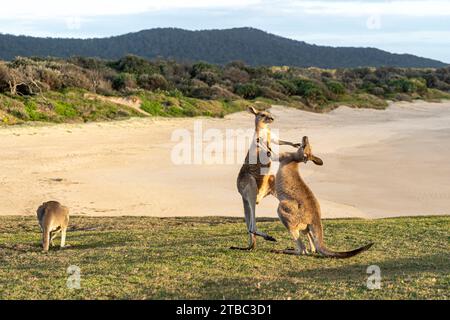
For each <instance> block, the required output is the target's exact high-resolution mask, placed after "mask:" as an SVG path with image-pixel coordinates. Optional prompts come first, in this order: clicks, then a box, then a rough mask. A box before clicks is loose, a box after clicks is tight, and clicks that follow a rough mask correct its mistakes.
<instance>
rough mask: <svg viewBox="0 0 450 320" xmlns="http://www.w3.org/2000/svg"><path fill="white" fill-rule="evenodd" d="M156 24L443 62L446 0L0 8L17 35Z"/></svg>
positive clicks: (446, 57)
mask: <svg viewBox="0 0 450 320" xmlns="http://www.w3.org/2000/svg"><path fill="white" fill-rule="evenodd" d="M158 27H176V28H183V29H188V30H203V29H226V28H233V27H254V28H258V29H261V30H264V31H267V32H270V33H273V34H277V35H280V36H284V37H287V38H291V39H296V40H302V41H306V42H308V43H312V44H318V45H329V46H357V47H376V48H380V49H383V50H387V51H390V52H395V53H411V54H415V55H419V56H423V57H428V58H433V59H438V60H441V61H444V62H446V63H450V0H425V1H417V0H366V1H357V0H335V1H331V0H317V1H312V0H309V1H303V0H270V1H269V0H187V1H186V0H184V1H183V0H147V1H144V0H127V1H123V0H76V1H74V0H73V1H61V0H39V1H36V0H21V1H20V5H17V3H15V2H13V1H7V2H4V3H2V5H1V11H0V33H8V34H16V35H19V34H20V35H31V36H43V37H76V38H92V37H107V36H113V35H120V34H124V33H129V32H135V31H139V30H144V29H151V28H158Z"/></svg>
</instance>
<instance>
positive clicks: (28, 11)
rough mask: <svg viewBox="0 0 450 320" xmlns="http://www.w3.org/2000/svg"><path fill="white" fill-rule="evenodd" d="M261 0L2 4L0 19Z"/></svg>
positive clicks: (235, 6)
mask: <svg viewBox="0 0 450 320" xmlns="http://www.w3.org/2000/svg"><path fill="white" fill-rule="evenodd" d="M260 2H261V1H259V0H214V1H209V0H190V1H184V0H164V1H158V0H157V1H154V0H153V1H151V0H150V1H149V0H129V1H123V0H109V1H106V0H97V1H95V0H77V1H74V0H72V1H57V0H41V1H34V0H22V1H21V2H20V6H18V5H17V3H14V2H11V1H9V2H5V3H2V9H1V10H0V19H8V20H12V19H67V18H68V17H72V16H76V17H95V16H111V15H132V14H139V13H147V12H157V11H162V10H174V9H195V8H199V9H200V8H208V9H209V8H211V9H218V8H228V9H242V8H245V7H247V6H254V5H257V4H259V3H260Z"/></svg>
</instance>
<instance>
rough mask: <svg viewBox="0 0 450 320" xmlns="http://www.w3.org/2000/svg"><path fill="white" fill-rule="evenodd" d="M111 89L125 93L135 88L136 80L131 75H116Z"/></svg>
mask: <svg viewBox="0 0 450 320" xmlns="http://www.w3.org/2000/svg"><path fill="white" fill-rule="evenodd" d="M112 87H113V89H114V90H117V91H126V90H130V89H134V88H136V80H135V78H134V76H133V75H131V74H128V73H120V74H118V75H117V76H116V77H115V78H114V80H113V82H112Z"/></svg>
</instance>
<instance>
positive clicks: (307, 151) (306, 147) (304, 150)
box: [298, 136, 323, 166]
mask: <svg viewBox="0 0 450 320" xmlns="http://www.w3.org/2000/svg"><path fill="white" fill-rule="evenodd" d="M298 152H299V153H300V154H302V157H301V158H302V160H301V161H303V162H305V163H306V162H308V161H312V162H314V163H315V164H316V165H318V166H321V165H323V161H322V159H320V158H319V157H316V156H315V155H313V153H312V148H311V145H310V144H309V139H308V137H306V136H305V137H303V139H302V146H301V147H300V148H299V149H298Z"/></svg>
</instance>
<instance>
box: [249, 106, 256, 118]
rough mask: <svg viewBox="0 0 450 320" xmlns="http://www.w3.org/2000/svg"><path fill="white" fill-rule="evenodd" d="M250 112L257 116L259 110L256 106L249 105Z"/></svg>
mask: <svg viewBox="0 0 450 320" xmlns="http://www.w3.org/2000/svg"><path fill="white" fill-rule="evenodd" d="M247 110H248V112H250V113H253V114H254V115H255V116H256V114H257V113H258V111H257V110H256V109H255V108H254V107H251V106H250V107H248V109H247Z"/></svg>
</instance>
